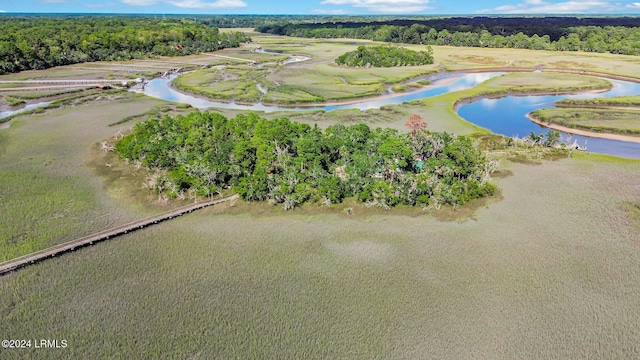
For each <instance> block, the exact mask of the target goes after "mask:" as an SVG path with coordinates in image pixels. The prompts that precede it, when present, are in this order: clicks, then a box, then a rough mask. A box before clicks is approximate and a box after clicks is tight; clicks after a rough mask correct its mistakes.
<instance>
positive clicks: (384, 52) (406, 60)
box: [336, 46, 433, 67]
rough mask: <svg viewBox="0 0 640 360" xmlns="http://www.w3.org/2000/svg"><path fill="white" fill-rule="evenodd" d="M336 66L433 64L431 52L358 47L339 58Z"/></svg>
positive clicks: (390, 47) (396, 47)
mask: <svg viewBox="0 0 640 360" xmlns="http://www.w3.org/2000/svg"><path fill="white" fill-rule="evenodd" d="M336 64H338V65H346V66H351V67H361V66H373V67H392V66H416V65H428V64H433V50H432V49H431V47H428V48H427V51H419V52H418V51H413V50H409V49H405V48H401V47H398V46H358V48H357V49H356V50H354V51H350V52H348V53H346V54H343V55H341V56H339V57H338V58H337V59H336Z"/></svg>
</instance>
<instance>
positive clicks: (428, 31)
mask: <svg viewBox="0 0 640 360" xmlns="http://www.w3.org/2000/svg"><path fill="white" fill-rule="evenodd" d="M256 30H258V31H260V32H263V33H270V34H278V35H288V36H298V37H307V38H354V39H369V40H375V41H384V42H394V43H408V44H424V45H450V46H470V47H492V48H519V49H532V50H557V51H588V52H610V53H614V54H625V55H637V54H639V53H640V18H637V17H625V18H607V17H602V18H571V17H520V18H502V17H475V18H443V19H427V20H409V19H401V20H388V21H371V22H364V21H355V22H350V21H344V22H336V21H334V22H323V23H307V22H300V23H290V22H287V23H272V24H264V25H261V26H258V27H256Z"/></svg>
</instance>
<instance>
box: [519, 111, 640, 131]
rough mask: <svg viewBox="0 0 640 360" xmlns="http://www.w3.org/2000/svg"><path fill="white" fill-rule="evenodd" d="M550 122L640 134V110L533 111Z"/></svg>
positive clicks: (592, 129)
mask: <svg viewBox="0 0 640 360" xmlns="http://www.w3.org/2000/svg"><path fill="white" fill-rule="evenodd" d="M531 116H533V117H534V118H536V119H538V120H540V121H542V122H545V123H549V124H558V125H562V126H566V127H570V128H574V129H580V130H587V131H593V132H598V133H611V134H630V135H640V112H638V111H633V110H612V109H584V108H581V109H573V108H565V107H562V108H555V109H542V110H537V111H534V112H533V113H531Z"/></svg>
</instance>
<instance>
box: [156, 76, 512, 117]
mask: <svg viewBox="0 0 640 360" xmlns="http://www.w3.org/2000/svg"><path fill="white" fill-rule="evenodd" d="M501 74H503V73H497V72H496V73H483V74H463V75H460V74H448V75H449V76H448V77H442V76H441V77H439V78H438V80H436V81H434V83H433V84H432V85H430V86H428V87H426V88H424V89H421V90H417V91H413V92H409V93H406V94H387V95H382V96H379V97H377V98H375V99H374V100H362V101H359V102H354V103H352V104H339V105H338V104H336V105H326V106H305V107H286V106H277V105H263V104H252V105H242V104H236V103H235V102H228V103H225V102H221V101H211V100H207V99H204V98H199V97H195V96H192V95H187V94H184V93H181V92H179V91H177V90H175V89H174V88H172V87H171V86H170V81H171V80H172V79H173V78H174V77H175V76H172V77H170V78H169V79H162V78H157V79H153V80H151V81H149V83H148V84H147V86H146V87H145V90H144V93H145V94H146V95H149V96H153V97H157V98H160V99H164V100H168V101H174V102H181V103H186V104H189V105H191V106H193V107H196V108H199V109H206V108H210V107H217V108H222V109H240V110H253V111H265V112H272V111H281V110H325V111H331V110H341V109H360V110H367V109H377V108H380V107H381V106H383V105H388V104H402V103H403V102H407V101H412V100H419V99H424V98H428V97H433V96H437V95H441V94H445V93H448V92H452V91H458V90H464V89H469V88H472V87H474V86H476V85H478V84H480V83H481V82H483V81H485V80H488V79H490V78H493V77H496V76H499V75H501ZM451 78H454V79H455V80H454V81H453V82H452V81H450V80H451Z"/></svg>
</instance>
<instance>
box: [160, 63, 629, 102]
mask: <svg viewBox="0 0 640 360" xmlns="http://www.w3.org/2000/svg"><path fill="white" fill-rule="evenodd" d="M535 71H541V72H555V73H570V74H578V75H586V76H595V77H601V78H605V79H613V80H622V81H629V82H636V83H640V78H633V77H629V76H621V75H614V74H607V73H597V72H589V71H578V70H567V69H538V68H509V67H498V68H480V69H467V70H441V71H436V72H434V73H432V74H429V75H426V76H425V75H422V76H418V77H415V78H412V79H408V80H406V81H403V82H402V83H408V82H412V81H413V80H415V79H419V78H428V77H434V76H437V75H440V74H451V75H453V76H454V77H455V75H456V74H465V73H489V72H506V73H518V72H535ZM447 79H450V78H445V79H441V80H436V82H433V83H431V84H430V85H427V86H424V87H422V88H419V89H416V90H415V91H421V90H426V89H428V88H429V87H430V86H433V85H435V84H437V83H438V82H439V81H444V80H447ZM170 81H171V82H172V81H173V79H170ZM387 85H393V84H387ZM445 85H446V84H445ZM169 86H171V87H172V88H173V89H175V90H176V91H178V92H182V93H184V94H187V95H190V96H195V97H199V98H202V99H205V100H208V101H212V102H220V103H226V104H231V103H234V104H238V105H244V106H252V105H264V106H278V107H283V108H313V107H321V106H340V105H352V104H357V103H359V102H368V101H377V100H381V99H384V98H389V97H390V98H393V97H397V96H402V95H406V94H408V93H410V92H402V93H386V94H379V95H365V96H360V97H354V98H350V99H345V100H333V101H328V102H307V103H305V102H303V103H290V104H281V103H277V102H275V103H271V102H269V103H263V102H244V101H234V100H233V99H216V98H211V97H208V96H206V95H203V94H197V93H194V92H190V91H188V90H185V89H180V88H178V87H176V86H174V85H173V84H171V83H170V84H169ZM607 90H609V89H604V90H597V89H585V90H575V91H566V92H557V91H547V92H545V91H541V92H535V91H534V92H511V93H504V94H495V95H485V96H479V97H477V98H474V99H473V100H472V101H475V100H478V99H480V98H484V97H494V96H495V97H502V96H510V95H514V96H527V95H557V94H565V93H569V94H570V93H588V92H596V93H597V92H605V91H607ZM463 100H465V99H459V100H458V101H457V102H456V104H454V108H453V109H454V111H456V112H457V108H458V105H464V104H467V102H462V101H463ZM472 101H471V102H472ZM459 102H460V104H458V103H459Z"/></svg>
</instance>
